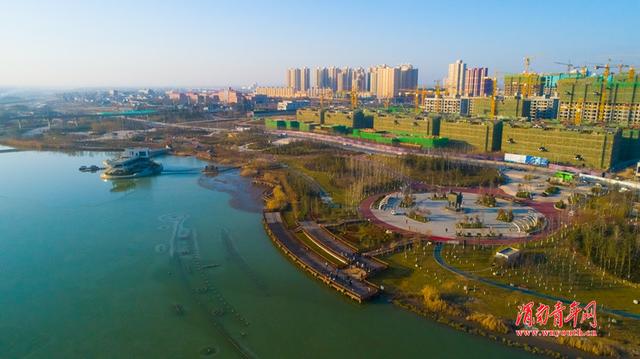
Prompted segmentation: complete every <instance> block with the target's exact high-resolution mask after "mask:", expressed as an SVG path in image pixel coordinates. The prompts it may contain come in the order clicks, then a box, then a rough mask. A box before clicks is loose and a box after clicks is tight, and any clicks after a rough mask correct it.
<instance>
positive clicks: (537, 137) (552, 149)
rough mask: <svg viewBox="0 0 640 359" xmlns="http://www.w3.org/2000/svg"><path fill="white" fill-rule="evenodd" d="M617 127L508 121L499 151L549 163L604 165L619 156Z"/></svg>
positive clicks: (611, 162) (596, 166)
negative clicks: (535, 157)
mask: <svg viewBox="0 0 640 359" xmlns="http://www.w3.org/2000/svg"><path fill="white" fill-rule="evenodd" d="M621 139H622V138H621V131H620V130H617V129H603V128H592V127H591V128H585V127H575V128H566V127H564V126H549V127H533V126H531V124H530V123H526V122H523V123H517V122H512V123H508V124H505V125H504V127H503V130H502V144H501V151H502V152H505V153H515V154H521V155H532V156H539V157H544V158H547V159H548V160H549V161H551V162H553V163H562V164H570V165H573V166H578V167H590V168H597V169H608V168H610V167H611V166H612V165H614V164H615V163H617V162H618V161H619V160H620V159H621V154H620V150H621V149H622V146H621Z"/></svg>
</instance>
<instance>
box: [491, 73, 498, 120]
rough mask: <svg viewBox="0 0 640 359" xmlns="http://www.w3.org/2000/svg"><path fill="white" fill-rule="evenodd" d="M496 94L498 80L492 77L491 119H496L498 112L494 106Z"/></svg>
mask: <svg viewBox="0 0 640 359" xmlns="http://www.w3.org/2000/svg"><path fill="white" fill-rule="evenodd" d="M497 94H498V79H497V77H495V76H494V77H493V78H492V79H491V118H496V116H497V114H498V111H497V106H496V97H497Z"/></svg>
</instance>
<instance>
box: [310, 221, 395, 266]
mask: <svg viewBox="0 0 640 359" xmlns="http://www.w3.org/2000/svg"><path fill="white" fill-rule="evenodd" d="M300 228H301V229H302V231H303V232H304V233H305V234H306V235H307V236H308V237H309V238H310V239H311V240H312V241H313V242H314V243H316V244H317V245H318V246H320V247H321V248H323V249H324V250H326V251H327V252H329V254H330V255H332V256H333V257H338V258H339V259H341V261H342V262H344V263H346V264H349V265H353V266H356V267H358V268H361V269H363V270H365V271H366V272H367V274H373V273H377V272H379V271H381V270H384V269H386V268H387V265H386V264H385V263H384V262H382V261H380V260H378V259H375V258H371V257H368V256H363V255H362V254H360V253H359V252H358V249H357V248H355V247H354V246H352V245H351V244H349V243H347V242H345V241H343V240H342V239H340V238H338V237H337V236H335V235H334V234H333V233H331V232H329V231H328V230H327V229H326V228H324V227H322V226H320V225H319V224H318V223H316V222H313V221H306V222H300Z"/></svg>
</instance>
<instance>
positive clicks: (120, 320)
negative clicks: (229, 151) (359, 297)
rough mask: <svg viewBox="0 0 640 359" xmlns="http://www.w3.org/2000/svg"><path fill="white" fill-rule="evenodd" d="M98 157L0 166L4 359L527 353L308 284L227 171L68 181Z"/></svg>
mask: <svg viewBox="0 0 640 359" xmlns="http://www.w3.org/2000/svg"><path fill="white" fill-rule="evenodd" d="M107 157H108V154H105V153H82V154H76V155H70V154H64V153H55V152H16V153H3V154H0V309H1V310H0V358H22V357H29V358H52V357H53V358H94V357H105V358H132V357H154V358H200V357H203V358H206V357H216V358H233V357H240V356H241V355H242V353H244V354H245V355H249V356H252V357H260V358H303V357H304V358H328V357H350V358H365V357H367V358H392V357H393V358H398V357H443V358H444V357H446V358H453V357H473V358H513V357H525V356H527V355H526V354H525V353H524V352H521V351H518V350H513V349H510V348H506V347H503V346H500V345H498V344H496V343H493V342H491V341H488V340H485V339H483V338H478V337H474V336H471V335H467V334H464V333H460V332H456V331H454V330H452V329H450V328H447V327H444V326H441V325H438V324H435V323H432V322H430V321H428V320H425V319H423V318H420V317H418V316H416V315H414V314H412V313H409V312H406V311H403V310H401V309H398V308H395V307H393V306H392V305H390V304H386V303H382V302H378V303H372V304H368V305H358V304H355V303H353V302H351V301H350V300H348V299H346V298H344V297H342V296H341V295H339V294H337V293H336V292H334V291H333V290H331V289H329V288H327V287H325V286H324V285H323V284H321V283H319V282H318V281H316V280H314V279H312V278H311V277H309V276H307V275H306V274H304V273H303V272H302V271H301V270H299V269H298V268H297V267H296V266H294V265H293V264H292V263H290V262H289V261H288V260H287V259H286V258H285V257H284V256H283V255H282V254H281V253H280V252H278V250H277V249H275V248H274V246H273V245H272V243H271V242H270V240H269V239H268V237H267V236H266V235H265V233H264V231H263V228H262V224H261V222H260V219H261V216H260V213H259V212H257V211H256V204H255V203H248V202H251V201H252V200H251V196H250V195H247V194H248V193H250V190H249V183H248V182H247V181H246V180H245V179H243V178H241V177H239V176H238V175H237V174H235V173H228V174H224V175H222V176H220V177H217V178H215V179H203V178H201V176H200V175H199V174H171V175H161V176H157V177H152V178H145V179H139V180H136V181H130V182H120V183H117V185H115V184H114V183H113V182H105V181H102V180H101V179H100V178H99V175H98V174H91V173H81V172H79V171H78V170H77V169H78V167H79V166H81V165H91V164H99V163H100V162H101V161H102V160H103V159H105V158H107ZM159 161H160V162H162V163H163V165H164V167H165V169H169V170H177V169H188V168H197V167H202V166H203V165H204V164H203V163H202V162H200V161H198V160H196V159H193V158H183V157H164V158H160V159H159ZM234 193H237V194H238V195H237V196H236V197H235V201H232V199H233V196H234ZM230 202H231V203H233V204H234V205H233V206H231V205H230Z"/></svg>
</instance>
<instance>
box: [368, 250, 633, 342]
mask: <svg viewBox="0 0 640 359" xmlns="http://www.w3.org/2000/svg"><path fill="white" fill-rule="evenodd" d="M498 248H499V247H484V248H481V247H479V246H477V247H475V248H474V247H473V246H467V247H466V248H463V247H462V246H461V245H457V246H454V245H446V246H445V247H444V248H443V251H442V256H443V258H444V259H445V260H446V261H447V263H449V264H451V265H453V266H455V267H457V268H460V269H463V270H465V271H468V272H473V273H474V274H476V275H478V276H481V277H486V278H488V279H491V280H494V281H499V282H502V283H505V284H510V283H513V284H514V285H518V286H523V287H527V288H529V289H532V290H536V291H539V292H542V293H547V294H550V295H554V296H560V297H566V298H568V299H573V295H575V296H576V298H575V299H576V300H577V301H579V302H581V303H582V305H585V304H586V303H588V302H589V301H591V300H597V302H598V304H599V305H600V304H604V305H605V306H607V307H608V308H616V309H623V310H626V311H630V312H633V313H638V311H639V310H640V308H638V307H640V305H635V307H631V306H634V304H633V303H632V299H630V298H632V297H634V296H636V297H638V296H640V290H638V289H636V288H634V287H632V286H629V285H625V284H624V283H621V281H619V280H618V281H617V282H616V281H615V278H608V277H607V276H606V275H605V278H604V280H601V277H602V276H601V274H602V273H601V272H600V273H594V272H592V270H591V269H590V268H589V267H587V269H586V270H585V269H584V268H585V267H584V265H583V266H582V267H580V265H581V264H582V262H581V261H582V260H581V259H578V258H576V259H575V262H576V264H575V265H573V267H572V268H573V272H572V274H569V271H568V270H565V271H564V272H562V270H561V269H560V268H561V266H562V264H561V263H560V261H559V260H558V263H555V264H552V263H549V262H547V263H543V264H541V265H540V267H544V266H546V267H547V268H548V269H546V270H545V271H544V273H543V272H542V271H541V270H540V269H539V268H538V269H536V270H535V271H534V269H530V270H529V271H528V272H527V271H526V270H523V269H509V270H505V269H499V268H498V267H494V266H492V265H491V264H492V263H493V255H494V254H495V251H496V250H498ZM532 248H533V249H536V250H538V251H548V250H551V249H552V248H557V246H554V243H544V244H539V245H538V247H532ZM560 258H562V257H559V259H560ZM382 259H383V260H385V261H386V262H387V263H389V265H390V268H389V269H388V270H386V271H385V272H383V273H381V274H379V275H378V276H376V278H375V281H376V283H378V284H382V285H384V286H385V288H387V289H388V290H390V291H391V292H400V293H403V294H409V295H417V296H419V295H420V291H421V290H422V288H424V286H426V285H430V286H432V287H435V288H437V289H438V290H439V291H440V293H441V295H442V297H443V298H445V299H448V300H450V301H451V302H453V303H455V304H457V305H458V306H460V307H462V308H464V310H465V311H466V312H468V313H471V312H480V313H490V314H492V315H494V316H497V317H499V318H501V319H503V320H507V321H509V322H511V323H513V322H514V321H515V319H516V316H517V313H518V309H517V307H518V305H521V304H523V303H527V302H529V301H533V302H534V303H535V306H537V305H538V303H540V302H544V303H545V304H547V305H550V306H553V304H554V303H552V302H551V301H549V300H542V299H539V298H537V297H534V296H530V295H527V294H523V293H519V292H514V291H510V290H507V289H502V288H498V287H494V286H491V285H488V284H483V283H479V282H476V281H471V280H467V279H465V278H463V277H461V276H458V275H456V274H454V273H451V272H449V271H447V270H445V269H444V268H442V267H440V266H439V265H438V264H437V263H436V261H435V260H434V258H433V246H428V245H424V246H416V247H414V248H413V249H410V250H408V251H405V252H400V253H395V254H392V255H390V256H387V257H385V258H382ZM567 262H568V260H565V261H564V263H565V264H564V265H565V266H566V267H567V268H568V267H569V265H568V264H567ZM500 268H501V267H500ZM496 269H498V271H497V272H498V273H497V275H495V276H494V275H493V272H496ZM565 269H566V268H565ZM547 271H548V272H549V273H547ZM554 271H557V274H555V275H554V274H553V273H554ZM539 273H543V274H544V275H543V279H542V280H541V279H540V277H541V274H539ZM560 273H563V274H560ZM533 278H538V279H537V281H536V280H534V279H533ZM527 279H528V282H527ZM592 279H593V283H594V284H593V287H591V280H592ZM560 283H573V288H572V289H571V291H570V290H569V288H571V285H569V287H567V284H563V285H562V289H560V288H561V286H560ZM609 283H611V284H610V285H609ZM465 286H466V290H465ZM545 286H546V289H545ZM565 313H568V309H567V310H566V311H565ZM611 319H612V316H611V315H608V314H605V313H598V324H599V328H598V333H599V335H600V336H601V337H604V338H605V340H606V341H614V342H616V345H619V346H622V347H624V348H625V349H626V350H640V321H638V320H633V319H621V318H619V317H618V318H616V319H615V321H612V320H611ZM550 322H552V320H551V321H550ZM549 324H551V323H549ZM549 328H550V329H551V325H549Z"/></svg>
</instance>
